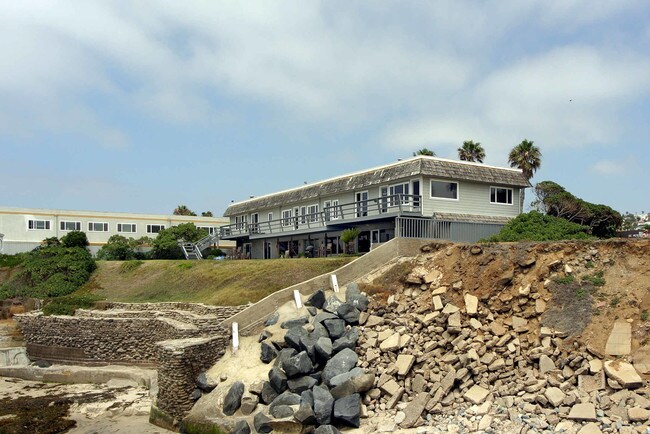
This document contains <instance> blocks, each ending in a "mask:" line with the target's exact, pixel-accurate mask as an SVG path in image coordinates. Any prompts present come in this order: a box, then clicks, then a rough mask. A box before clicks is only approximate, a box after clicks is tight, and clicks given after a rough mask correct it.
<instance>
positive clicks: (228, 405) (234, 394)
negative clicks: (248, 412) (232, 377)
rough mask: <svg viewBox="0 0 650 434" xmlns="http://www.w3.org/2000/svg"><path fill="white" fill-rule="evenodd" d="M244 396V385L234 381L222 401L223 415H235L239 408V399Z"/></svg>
mask: <svg viewBox="0 0 650 434" xmlns="http://www.w3.org/2000/svg"><path fill="white" fill-rule="evenodd" d="M243 395H244V383H242V382H241V381H235V382H234V383H233V384H232V386H230V389H228V393H226V396H225V397H224V399H223V414H225V415H226V416H232V415H233V414H235V412H236V411H237V409H238V408H239V406H240V405H241V398H242V396H243Z"/></svg>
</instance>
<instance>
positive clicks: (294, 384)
mask: <svg viewBox="0 0 650 434" xmlns="http://www.w3.org/2000/svg"><path fill="white" fill-rule="evenodd" d="M316 383H318V381H316V379H315V378H312V377H310V376H309V375H305V376H303V377H298V378H292V379H291V380H288V381H287V386H289V390H290V391H292V392H293V393H302V392H304V391H305V390H309V389H311V388H312V387H314V386H315V385H316Z"/></svg>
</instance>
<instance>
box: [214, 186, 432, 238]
mask: <svg viewBox="0 0 650 434" xmlns="http://www.w3.org/2000/svg"><path fill="white" fill-rule="evenodd" d="M421 204H422V196H419V195H412V194H395V195H391V196H382V197H380V198H377V199H368V200H363V201H358V202H350V203H345V204H341V205H336V206H331V207H328V208H325V209H324V210H322V211H320V212H316V213H311V214H301V215H297V216H296V215H293V212H294V208H295V207H292V208H291V213H292V214H291V215H284V216H283V217H281V218H279V219H274V220H271V221H266V222H242V223H235V224H231V225H226V226H221V227H220V228H219V232H220V238H221V239H236V238H241V237H248V238H250V239H254V238H267V237H269V236H280V235H283V234H287V235H289V234H295V235H297V234H301V233H309V232H317V231H321V230H323V229H325V230H337V229H340V228H342V227H349V226H351V225H353V224H355V223H365V222H369V221H376V220H382V219H387V218H391V217H399V216H421V215H422V208H421Z"/></svg>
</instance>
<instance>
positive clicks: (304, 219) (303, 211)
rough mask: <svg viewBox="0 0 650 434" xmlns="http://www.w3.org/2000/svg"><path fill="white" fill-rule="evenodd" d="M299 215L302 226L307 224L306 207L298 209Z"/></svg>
mask: <svg viewBox="0 0 650 434" xmlns="http://www.w3.org/2000/svg"><path fill="white" fill-rule="evenodd" d="M300 215H301V218H300V223H302V224H303V225H304V224H305V223H307V207H306V206H301V207H300ZM296 217H297V216H296Z"/></svg>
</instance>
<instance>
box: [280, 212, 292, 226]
mask: <svg viewBox="0 0 650 434" xmlns="http://www.w3.org/2000/svg"><path fill="white" fill-rule="evenodd" d="M291 215H292V214H291V210H290V209H285V210H284V211H282V226H291Z"/></svg>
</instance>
